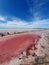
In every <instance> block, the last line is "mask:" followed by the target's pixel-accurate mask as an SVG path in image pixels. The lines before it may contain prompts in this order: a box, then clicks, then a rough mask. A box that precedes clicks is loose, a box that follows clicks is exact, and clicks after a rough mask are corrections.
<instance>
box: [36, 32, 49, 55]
mask: <svg viewBox="0 0 49 65" xmlns="http://www.w3.org/2000/svg"><path fill="white" fill-rule="evenodd" d="M41 37H42V38H41V39H40V40H39V42H38V46H37V48H38V49H37V52H36V54H37V56H46V55H47V56H49V33H43V34H42V36H41Z"/></svg>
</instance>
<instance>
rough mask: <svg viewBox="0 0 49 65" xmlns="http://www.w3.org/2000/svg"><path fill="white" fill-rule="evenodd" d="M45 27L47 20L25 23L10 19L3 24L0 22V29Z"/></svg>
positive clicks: (48, 20)
mask: <svg viewBox="0 0 49 65" xmlns="http://www.w3.org/2000/svg"><path fill="white" fill-rule="evenodd" d="M3 18H5V17H3ZM5 20H6V19H5ZM3 21H4V20H3ZM47 26H48V27H49V19H43V20H40V19H35V20H34V21H31V22H27V21H24V20H21V19H17V18H16V19H12V21H8V20H7V22H5V23H3V22H0V28H41V27H47Z"/></svg>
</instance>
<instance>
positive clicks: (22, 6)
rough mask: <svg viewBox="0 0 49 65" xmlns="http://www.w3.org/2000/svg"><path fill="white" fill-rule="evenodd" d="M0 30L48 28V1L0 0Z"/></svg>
mask: <svg viewBox="0 0 49 65" xmlns="http://www.w3.org/2000/svg"><path fill="white" fill-rule="evenodd" d="M0 28H49V0H0Z"/></svg>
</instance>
